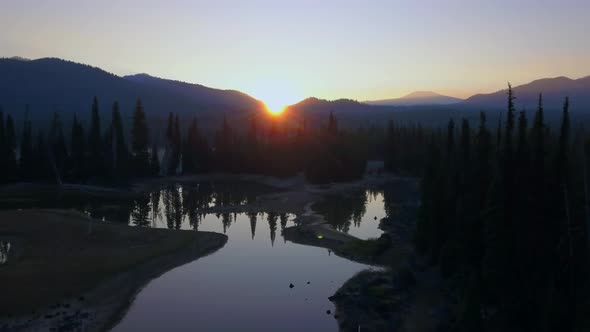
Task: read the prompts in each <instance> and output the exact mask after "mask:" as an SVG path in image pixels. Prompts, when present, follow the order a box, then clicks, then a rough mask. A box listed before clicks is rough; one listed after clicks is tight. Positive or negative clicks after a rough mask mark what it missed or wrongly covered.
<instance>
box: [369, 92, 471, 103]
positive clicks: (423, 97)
mask: <svg viewBox="0 0 590 332" xmlns="http://www.w3.org/2000/svg"><path fill="white" fill-rule="evenodd" d="M461 101H462V99H459V98H455V97H449V96H444V95H441V94H439V93H436V92H432V91H414V92H411V93H409V94H407V95H405V96H403V97H401V98H394V99H384V100H375V101H366V102H365V103H366V104H370V105H383V106H417V105H450V104H456V103H459V102H461Z"/></svg>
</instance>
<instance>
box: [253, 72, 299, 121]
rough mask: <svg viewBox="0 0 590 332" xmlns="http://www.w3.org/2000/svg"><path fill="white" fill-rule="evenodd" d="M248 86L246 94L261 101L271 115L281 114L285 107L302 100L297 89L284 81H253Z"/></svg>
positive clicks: (272, 79) (266, 79)
mask: <svg viewBox="0 0 590 332" xmlns="http://www.w3.org/2000/svg"><path fill="white" fill-rule="evenodd" d="M249 85H250V88H249V89H247V90H246V91H247V93H248V94H250V95H251V96H253V97H255V98H257V99H259V100H260V101H262V102H263V103H264V105H266V109H267V110H268V111H269V112H270V113H271V114H273V115H277V114H280V113H282V112H283V111H284V110H285V108H286V107H287V106H289V105H292V104H295V103H297V102H299V101H301V100H302V99H304V95H303V94H302V93H299V92H298V91H299V89H298V87H297V86H296V85H295V84H293V82H289V81H287V80H285V79H281V78H265V79H259V80H253V81H252V82H250V84H249Z"/></svg>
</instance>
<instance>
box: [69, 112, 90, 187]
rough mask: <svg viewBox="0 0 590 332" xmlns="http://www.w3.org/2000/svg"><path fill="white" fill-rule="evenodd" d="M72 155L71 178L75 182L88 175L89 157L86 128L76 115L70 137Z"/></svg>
mask: <svg viewBox="0 0 590 332" xmlns="http://www.w3.org/2000/svg"><path fill="white" fill-rule="evenodd" d="M70 144H71V148H70V151H71V154H70V166H69V169H70V172H69V173H70V174H69V176H70V178H71V179H73V180H81V179H83V178H85V177H86V175H87V173H86V170H87V160H88V159H87V156H86V152H87V151H86V139H85V135H84V127H83V126H82V124H81V123H80V122H79V121H78V117H77V116H76V115H75V114H74V120H73V121H72V132H71V136H70Z"/></svg>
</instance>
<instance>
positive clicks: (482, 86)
mask: <svg viewBox="0 0 590 332" xmlns="http://www.w3.org/2000/svg"><path fill="white" fill-rule="evenodd" d="M589 18H590V1H588V0H560V1H558V0H552V1H548V0H486V1H483V0H482V1H479V0H445V1H441V0H422V1H420V0H413V1H410V0H408V1H405V0H365V1H359V0H355V1H351V0H284V1H281V0H210V1H205V0H192V1H189V0H166V1H163V0H162V1H153V0H118V1H116V0H101V1H91V0H36V1H35V0H0V31H1V33H0V57H10V56H22V57H26V58H32V59H36V58H42V57H59V58H64V59H67V60H72V61H76V62H81V63H86V64H91V65H94V66H98V67H101V68H103V69H105V70H107V71H109V72H113V73H115V74H117V75H128V74H135V73H144V72H145V73H149V74H151V75H153V76H158V77H164V78H170V79H175V80H181V81H186V82H191V83H199V84H203V85H207V86H211V87H216V88H223V89H236V90H240V91H243V92H246V93H249V94H251V95H252V96H254V97H256V98H259V99H261V100H263V101H269V102H270V101H271V100H272V102H273V103H275V104H281V103H282V104H285V105H287V104H291V103H294V102H297V101H299V100H301V99H303V98H306V97H309V96H316V97H319V98H325V99H337V98H344V97H345V98H351V99H356V100H361V101H362V100H375V99H386V98H394V97H399V96H401V95H404V94H407V93H409V92H412V91H415V90H432V91H436V92H439V93H443V94H448V95H452V96H456V97H468V96H470V95H472V94H474V93H480V92H493V91H497V90H499V89H502V88H504V87H505V86H506V82H507V81H510V82H511V83H512V84H513V85H518V84H524V83H527V82H529V81H532V80H534V79H538V78H543V77H556V76H568V77H571V78H579V77H584V76H587V75H590V38H589V37H588V32H589V31H590V19H589Z"/></svg>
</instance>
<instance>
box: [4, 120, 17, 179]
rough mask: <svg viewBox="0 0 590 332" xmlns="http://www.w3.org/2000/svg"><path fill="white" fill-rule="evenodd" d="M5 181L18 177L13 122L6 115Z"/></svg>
mask: <svg viewBox="0 0 590 332" xmlns="http://www.w3.org/2000/svg"><path fill="white" fill-rule="evenodd" d="M5 135H6V154H7V157H6V166H5V167H6V168H5V172H6V179H7V180H8V181H14V180H16V179H17V176H18V174H17V173H18V166H17V160H16V131H15V129H14V121H13V120H12V116H11V115H10V114H8V115H7V116H6V133H5Z"/></svg>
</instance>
